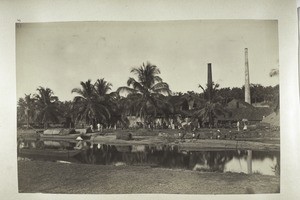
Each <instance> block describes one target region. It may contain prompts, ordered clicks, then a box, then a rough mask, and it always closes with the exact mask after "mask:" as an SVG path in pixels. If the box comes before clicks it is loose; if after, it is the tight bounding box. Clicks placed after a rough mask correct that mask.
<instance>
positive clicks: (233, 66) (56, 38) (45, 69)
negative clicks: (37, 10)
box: [16, 20, 279, 100]
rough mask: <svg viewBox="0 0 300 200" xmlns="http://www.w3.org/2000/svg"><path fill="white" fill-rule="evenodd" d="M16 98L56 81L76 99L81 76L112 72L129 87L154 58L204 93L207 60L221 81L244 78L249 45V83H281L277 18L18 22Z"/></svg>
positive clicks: (111, 77) (172, 78) (173, 78)
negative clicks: (133, 71) (277, 71)
mask: <svg viewBox="0 0 300 200" xmlns="http://www.w3.org/2000/svg"><path fill="white" fill-rule="evenodd" d="M16 37H17V39H16V50H17V52H16V53H17V59H16V60H17V69H16V71H17V98H20V97H24V94H29V93H31V94H33V93H36V88H37V87H38V86H43V87H49V88H51V89H52V90H53V91H54V94H55V95H57V96H58V97H59V99H60V100H72V99H73V97H74V96H75V94H72V93H71V90H72V89H73V88H76V87H80V81H87V80H88V79H91V80H92V82H95V81H96V80H97V79H98V78H105V80H107V81H108V82H111V83H112V84H113V90H116V89H117V88H118V87H120V86H124V85H126V82H127V79H128V78H129V77H130V76H133V77H134V75H131V74H130V70H131V68H132V67H138V66H140V65H141V64H142V63H143V62H147V61H150V62H151V63H152V64H155V65H157V66H158V67H159V69H160V70H161V77H162V78H163V80H164V81H165V82H167V83H168V84H169V85H170V89H171V90H172V91H174V92H179V91H181V92H186V91H195V92H201V90H200V88H198V84H201V85H204V84H205V83H206V82H207V63H212V72H213V81H214V82H216V83H219V84H220V87H241V86H242V85H243V84H244V68H245V56H244V48H248V52H249V68H250V82H251V83H258V84H262V85H264V86H269V85H271V86H274V85H276V84H278V82H279V80H278V78H276V77H273V78H271V77H269V72H270V70H271V69H274V68H278V67H279V66H278V65H279V64H278V63H279V61H278V55H279V52H278V51H279V50H278V27H277V21H274V20H270V21H264V20H195V21H162V22H65V23H30V24H18V25H17V27H16Z"/></svg>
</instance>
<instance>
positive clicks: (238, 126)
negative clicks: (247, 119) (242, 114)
mask: <svg viewBox="0 0 300 200" xmlns="http://www.w3.org/2000/svg"><path fill="white" fill-rule="evenodd" d="M236 127H237V130H238V131H240V121H237V123H236Z"/></svg>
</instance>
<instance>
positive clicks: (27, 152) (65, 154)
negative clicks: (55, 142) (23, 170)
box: [18, 148, 81, 158]
mask: <svg viewBox="0 0 300 200" xmlns="http://www.w3.org/2000/svg"><path fill="white" fill-rule="evenodd" d="M80 152H81V150H60V149H25V148H24V149H19V150H18V155H19V156H45V157H60V158H71V157H74V156H76V155H77V154H79V153H80Z"/></svg>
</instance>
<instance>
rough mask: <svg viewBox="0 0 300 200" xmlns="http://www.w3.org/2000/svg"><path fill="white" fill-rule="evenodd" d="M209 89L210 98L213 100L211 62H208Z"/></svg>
mask: <svg viewBox="0 0 300 200" xmlns="http://www.w3.org/2000/svg"><path fill="white" fill-rule="evenodd" d="M207 89H208V100H209V101H211V98H212V96H211V93H212V73H211V63H208V64H207Z"/></svg>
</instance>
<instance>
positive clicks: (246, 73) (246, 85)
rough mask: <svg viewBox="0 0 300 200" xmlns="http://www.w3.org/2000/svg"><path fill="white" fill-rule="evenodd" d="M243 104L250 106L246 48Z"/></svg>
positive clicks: (246, 52) (246, 51)
mask: <svg viewBox="0 0 300 200" xmlns="http://www.w3.org/2000/svg"><path fill="white" fill-rule="evenodd" d="M245 102H247V103H249V104H251V96H250V76H249V62H248V48H245Z"/></svg>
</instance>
